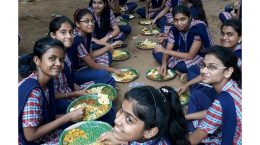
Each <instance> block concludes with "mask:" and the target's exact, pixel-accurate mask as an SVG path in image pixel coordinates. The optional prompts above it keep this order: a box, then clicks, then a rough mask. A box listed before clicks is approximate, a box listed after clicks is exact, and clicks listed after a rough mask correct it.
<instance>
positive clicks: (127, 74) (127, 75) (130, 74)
mask: <svg viewBox="0 0 260 145" xmlns="http://www.w3.org/2000/svg"><path fill="white" fill-rule="evenodd" d="M121 71H122V72H123V73H122V74H121V75H118V74H116V73H112V77H113V78H114V79H115V81H116V82H120V83H128V82H131V81H133V80H135V79H137V77H138V76H139V74H138V72H137V71H136V70H135V69H132V68H124V69H121Z"/></svg>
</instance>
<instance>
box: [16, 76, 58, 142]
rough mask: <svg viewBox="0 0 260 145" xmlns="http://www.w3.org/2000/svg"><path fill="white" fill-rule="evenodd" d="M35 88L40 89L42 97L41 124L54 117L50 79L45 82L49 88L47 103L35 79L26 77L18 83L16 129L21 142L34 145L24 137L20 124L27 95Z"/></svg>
mask: <svg viewBox="0 0 260 145" xmlns="http://www.w3.org/2000/svg"><path fill="white" fill-rule="evenodd" d="M35 88H39V89H40V90H41V96H42V97H43V101H42V108H41V109H42V116H43V121H42V123H43V124H46V123H49V122H51V121H53V120H54V119H55V106H54V105H55V103H54V99H55V95H54V87H53V82H52V80H50V81H49V83H48V84H47V88H48V89H49V103H47V98H46V97H45V94H44V91H43V90H42V88H41V86H40V84H39V83H38V81H37V80H36V79H33V78H28V79H26V80H24V82H22V83H21V84H20V85H19V89H18V126H19V128H18V131H19V140H20V142H21V143H22V144H24V145H25V144H26V145H36V144H35V143H33V142H28V141H27V140H26V139H25V136H24V133H23V126H22V113H23V111H24V107H25V104H26V102H27V100H28V96H29V94H30V93H31V91H32V90H33V89H35Z"/></svg>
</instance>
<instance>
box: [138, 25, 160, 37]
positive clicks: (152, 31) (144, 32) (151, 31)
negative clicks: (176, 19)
mask: <svg viewBox="0 0 260 145" xmlns="http://www.w3.org/2000/svg"><path fill="white" fill-rule="evenodd" d="M158 33H160V32H159V31H158V30H157V29H156V28H146V27H143V28H142V29H141V30H140V34H142V35H145V36H151V35H154V34H158Z"/></svg>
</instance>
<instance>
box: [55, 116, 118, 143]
mask: <svg viewBox="0 0 260 145" xmlns="http://www.w3.org/2000/svg"><path fill="white" fill-rule="evenodd" d="M112 129H113V128H112V126H110V125H109V124H108V123H106V122H101V121H82V122H79V123H76V124H73V125H71V126H69V127H68V128H66V129H65V130H64V131H63V132H62V133H61V134H60V137H59V144H60V145H83V144H84V145H86V144H88V145H101V143H99V142H98V139H99V137H100V135H101V134H103V133H104V132H108V131H111V130H112Z"/></svg>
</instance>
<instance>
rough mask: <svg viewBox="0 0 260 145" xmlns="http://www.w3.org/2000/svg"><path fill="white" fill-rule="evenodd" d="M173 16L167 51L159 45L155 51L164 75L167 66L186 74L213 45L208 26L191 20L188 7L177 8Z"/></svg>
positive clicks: (179, 6)
mask: <svg viewBox="0 0 260 145" xmlns="http://www.w3.org/2000/svg"><path fill="white" fill-rule="evenodd" d="M172 15H173V18H174V21H173V22H174V25H173V26H172V28H171V30H170V34H169V38H168V42H167V46H166V49H165V48H164V47H163V46H162V45H158V46H156V48H155V49H154V51H153V56H154V58H155V59H156V60H157V61H158V62H159V63H160V64H161V68H160V73H161V74H162V75H164V74H165V73H166V67H167V66H168V67H169V68H174V69H176V70H177V71H179V72H182V73H186V72H187V69H188V68H189V67H190V66H192V65H194V64H198V63H200V62H201V61H202V59H203V56H204V52H205V50H206V49H207V48H208V47H210V46H211V44H212V41H211V36H210V34H209V30H208V27H207V25H206V24H205V23H204V22H203V21H200V20H194V19H193V18H191V15H190V11H189V9H188V7H187V6H184V5H178V6H176V7H175V9H174V10H173V11H172ZM158 52H159V53H158ZM169 56H170V57H169Z"/></svg>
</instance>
